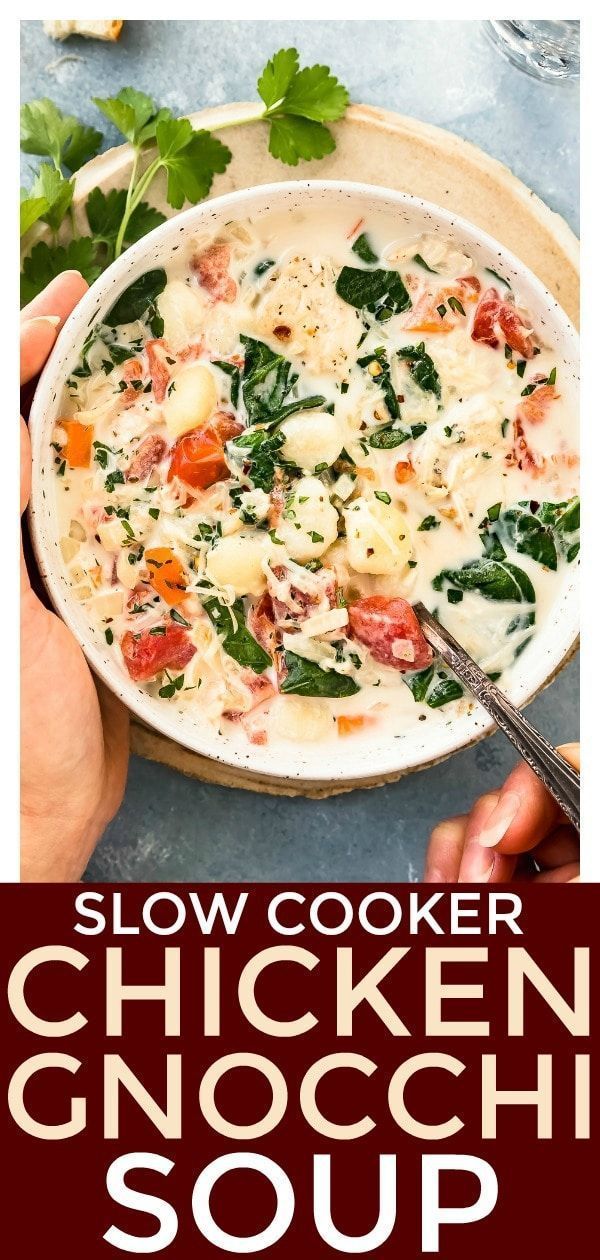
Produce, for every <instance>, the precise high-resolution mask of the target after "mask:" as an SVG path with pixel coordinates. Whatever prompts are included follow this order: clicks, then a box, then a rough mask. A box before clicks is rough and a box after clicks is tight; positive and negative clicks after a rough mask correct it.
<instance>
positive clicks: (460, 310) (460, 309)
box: [448, 293, 466, 315]
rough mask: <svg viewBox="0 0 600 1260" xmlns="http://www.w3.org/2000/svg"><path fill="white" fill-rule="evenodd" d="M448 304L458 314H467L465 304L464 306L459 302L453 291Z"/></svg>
mask: <svg viewBox="0 0 600 1260" xmlns="http://www.w3.org/2000/svg"><path fill="white" fill-rule="evenodd" d="M448 306H449V307H451V309H452V310H453V311H454V313H455V314H456V315H465V314H466V312H465V308H464V306H463V304H462V302H459V300H458V298H457V297H454V294H453V293H452V294H451V295H450V297H449V298H448Z"/></svg>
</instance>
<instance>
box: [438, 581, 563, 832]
mask: <svg viewBox="0 0 600 1260" xmlns="http://www.w3.org/2000/svg"><path fill="white" fill-rule="evenodd" d="M414 611H415V613H416V615H417V617H418V618H419V621H420V623H421V628H422V630H423V633H424V635H425V638H426V639H427V641H428V643H430V644H431V647H432V648H433V649H434V651H435V652H436V653H437V655H438V656H441V658H442V660H443V661H445V662H446V664H447V665H449V666H450V668H451V669H452V670H453V671H454V673H455V674H456V675H457V677H458V678H460V680H461V682H464V683H465V685H466V686H467V687H468V688H469V691H470V692H471V693H472V694H473V695H474V696H475V699H476V700H478V701H479V703H480V705H481V706H482V707H483V708H484V709H486V710H487V712H488V713H489V714H490V716H491V717H493V719H494V721H495V722H496V724H497V726H499V727H500V729H501V730H503V731H504V734H505V735H506V736H507V737H508V739H510V741H511V743H512V744H514V746H515V748H516V749H517V751H518V752H519V753H520V754H521V756H522V758H523V760H524V761H526V762H527V765H528V766H530V767H531V769H532V770H533V772H534V774H536V775H537V777H538V779H541V781H542V783H543V784H544V786H545V787H546V788H547V789H548V791H549V792H550V793H551V795H552V796H553V797H554V799H555V801H557V803H558V804H559V805H560V807H561V809H562V811H563V813H565V814H566V816H567V818H568V819H569V822H571V823H572V824H573V826H574V827H576V829H577V831H579V829H580V827H579V818H580V805H579V799H580V793H579V775H578V773H577V771H576V770H574V769H573V767H572V766H570V765H569V763H568V762H567V761H565V759H564V757H561V755H560V753H558V752H557V751H556V749H555V748H553V747H552V744H549V743H548V740H547V739H545V738H544V736H543V735H541V734H540V732H539V731H537V730H536V729H535V727H534V726H532V725H531V722H528V721H527V718H525V717H523V714H522V713H521V712H520V711H519V709H517V708H515V706H514V704H511V702H510V700H507V698H506V696H505V695H503V693H502V692H501V691H500V690H499V688H498V687H496V685H495V683H493V682H491V680H490V679H489V678H488V676H487V674H484V672H483V670H482V669H480V668H479V665H477V664H476V663H475V661H474V660H473V658H472V657H471V656H469V654H468V652H465V649H464V648H462V647H461V646H460V643H457V641H456V639H455V638H454V637H453V635H451V634H450V633H449V631H448V630H446V629H445V628H444V626H442V625H440V623H439V621H437V620H436V618H435V617H432V615H431V613H430V612H428V611H427V609H426V608H425V605H424V604H420V603H418V604H415V605H414Z"/></svg>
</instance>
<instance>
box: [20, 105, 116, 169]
mask: <svg viewBox="0 0 600 1260" xmlns="http://www.w3.org/2000/svg"><path fill="white" fill-rule="evenodd" d="M101 141H102V135H101V133H100V132H99V131H96V130H95V129H94V128H93V127H85V126H83V125H82V124H81V123H79V122H78V121H77V119H76V118H73V117H72V116H71V115H70V114H63V112H62V110H60V109H58V107H57V106H56V105H55V104H54V101H51V100H49V99H48V97H42V98H41V99H40V100H37V101H29V103H28V104H27V105H23V106H22V108H21V148H22V150H23V152H24V153H37V154H39V155H40V156H41V157H49V158H51V159H52V161H53V162H54V165H55V167H56V168H57V170H59V169H60V167H61V166H66V167H67V170H69V171H71V172H73V171H77V170H79V167H80V166H82V165H83V163H84V162H87V161H88V159H89V158H91V157H93V156H94V154H95V153H97V152H98V149H99V147H100V144H101Z"/></svg>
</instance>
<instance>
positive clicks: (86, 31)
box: [44, 18, 123, 41]
mask: <svg viewBox="0 0 600 1260" xmlns="http://www.w3.org/2000/svg"><path fill="white" fill-rule="evenodd" d="M122 26H123V22H122V21H121V20H120V19H118V18H112V19H111V18H108V19H107V20H106V21H105V20H102V21H100V22H88V21H86V19H85V18H84V19H83V20H82V21H81V22H80V21H79V19H78V18H68V19H67V20H65V21H51V22H44V30H45V32H46V35H49V36H50V38H51V39H58V40H61V41H62V40H64V39H68V38H69V35H84V36H85V38H86V39H104V40H112V41H114V40H116V39H118V38H119V35H120V34H121V29H122Z"/></svg>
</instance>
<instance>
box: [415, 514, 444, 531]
mask: <svg viewBox="0 0 600 1260" xmlns="http://www.w3.org/2000/svg"><path fill="white" fill-rule="evenodd" d="M441 523H442V522H441V521H440V520H439V519H438V517H437V516H426V517H424V519H423V520H422V521H421V524H420V525H419V527H418V530H417V533H419V534H423V533H427V532H428V530H430V529H439V527H440V525H441Z"/></svg>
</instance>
